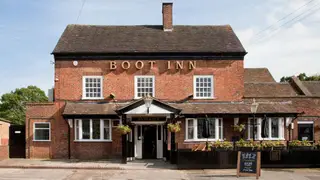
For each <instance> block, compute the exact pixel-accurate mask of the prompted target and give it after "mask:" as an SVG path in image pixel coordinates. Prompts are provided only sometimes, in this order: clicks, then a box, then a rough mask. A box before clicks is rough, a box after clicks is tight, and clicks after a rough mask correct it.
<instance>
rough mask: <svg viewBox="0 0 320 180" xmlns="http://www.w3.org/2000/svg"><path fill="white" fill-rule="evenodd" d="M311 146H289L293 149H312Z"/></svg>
mask: <svg viewBox="0 0 320 180" xmlns="http://www.w3.org/2000/svg"><path fill="white" fill-rule="evenodd" d="M312 149H313V146H290V150H295V151H297V150H298V151H306V150H312Z"/></svg>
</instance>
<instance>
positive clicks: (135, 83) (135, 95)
mask: <svg viewBox="0 0 320 180" xmlns="http://www.w3.org/2000/svg"><path fill="white" fill-rule="evenodd" d="M138 78H152V94H153V96H152V97H156V94H155V87H156V85H155V76H149V75H147V76H134V99H141V98H142V97H138Z"/></svg>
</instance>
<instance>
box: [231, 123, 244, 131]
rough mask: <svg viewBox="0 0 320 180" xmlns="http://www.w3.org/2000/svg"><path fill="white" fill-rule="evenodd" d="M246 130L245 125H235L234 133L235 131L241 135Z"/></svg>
mask: <svg viewBox="0 0 320 180" xmlns="http://www.w3.org/2000/svg"><path fill="white" fill-rule="evenodd" d="M245 129H246V125H244V124H237V125H233V131H235V132H239V133H241V132H242V131H244V130H245Z"/></svg>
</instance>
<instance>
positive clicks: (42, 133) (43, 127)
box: [33, 122, 50, 141]
mask: <svg viewBox="0 0 320 180" xmlns="http://www.w3.org/2000/svg"><path fill="white" fill-rule="evenodd" d="M33 140H34V141H50V123H49V122H37V123H34V124H33Z"/></svg>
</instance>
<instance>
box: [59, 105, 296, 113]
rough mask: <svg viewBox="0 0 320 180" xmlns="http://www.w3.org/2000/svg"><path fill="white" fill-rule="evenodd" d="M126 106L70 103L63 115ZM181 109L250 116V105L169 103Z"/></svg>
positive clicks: (274, 108)
mask: <svg viewBox="0 0 320 180" xmlns="http://www.w3.org/2000/svg"><path fill="white" fill-rule="evenodd" d="M126 105H128V104H118V105H116V104H115V103H103V104H99V103H70V102H68V103H67V105H66V107H65V109H64V112H63V115H116V113H115V111H116V110H117V109H119V108H121V107H123V106H126ZM169 105H170V106H172V107H175V108H178V109H181V110H182V111H181V114H186V115H187V114H251V110H250V106H251V104H250V103H232V102H227V103H169ZM257 113H298V112H297V111H296V110H295V109H294V108H293V107H292V106H291V104H284V103H267V104H260V105H259V107H258V110H257Z"/></svg>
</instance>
